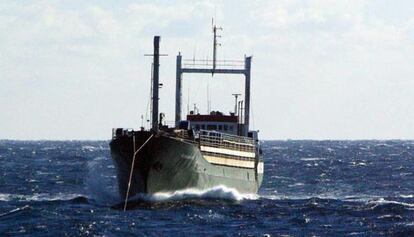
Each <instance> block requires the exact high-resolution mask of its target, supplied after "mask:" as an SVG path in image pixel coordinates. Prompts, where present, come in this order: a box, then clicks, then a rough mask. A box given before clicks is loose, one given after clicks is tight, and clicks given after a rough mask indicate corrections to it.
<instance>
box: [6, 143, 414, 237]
mask: <svg viewBox="0 0 414 237" xmlns="http://www.w3.org/2000/svg"><path fill="white" fill-rule="evenodd" d="M263 159H264V161H265V178H264V182H263V185H262V187H261V189H260V192H259V194H258V195H242V194H240V193H237V192H236V191H234V190H232V189H229V188H226V187H215V188H213V189H211V190H204V191H197V190H183V191H180V192H176V193H162V194H157V195H142V196H140V197H136V198H135V201H134V203H133V205H131V209H130V210H128V211H126V212H124V211H122V210H120V209H119V208H114V206H116V204H119V203H120V202H122V200H121V199H120V198H119V196H118V191H117V185H116V175H115V169H114V165H113V164H112V161H111V159H110V154H109V147H108V142H107V141H65V142H57V141H24V142H23V141H0V236H65V235H66V236H176V235H177V236H194V235H198V236H238V235H240V236H280V235H283V236H344V235H347V236H349V235H352V236H377V235H383V236H414V141H265V142H264V143H263Z"/></svg>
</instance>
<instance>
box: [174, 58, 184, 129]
mask: <svg viewBox="0 0 414 237" xmlns="http://www.w3.org/2000/svg"><path fill="white" fill-rule="evenodd" d="M181 59H182V56H181V53H178V55H177V64H176V65H177V69H176V76H175V127H176V128H178V124H179V123H180V121H181V97H182V93H181V89H182V84H181V77H182V71H181Z"/></svg>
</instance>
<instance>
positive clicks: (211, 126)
mask: <svg viewBox="0 0 414 237" xmlns="http://www.w3.org/2000/svg"><path fill="white" fill-rule="evenodd" d="M207 130H217V125H211V124H210V125H207Z"/></svg>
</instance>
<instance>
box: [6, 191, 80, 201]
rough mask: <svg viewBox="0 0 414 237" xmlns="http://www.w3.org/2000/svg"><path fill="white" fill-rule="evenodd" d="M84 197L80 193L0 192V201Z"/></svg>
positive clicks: (56, 199) (54, 199) (66, 199)
mask: <svg viewBox="0 0 414 237" xmlns="http://www.w3.org/2000/svg"><path fill="white" fill-rule="evenodd" d="M80 197H84V195H82V194H74V193H70V194H65V193H58V194H54V195H52V194H50V193H35V194H33V195H22V194H11V193H0V201H3V202H9V201H18V202H42V201H70V200H75V199H77V198H80Z"/></svg>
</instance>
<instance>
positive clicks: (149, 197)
mask: <svg viewBox="0 0 414 237" xmlns="http://www.w3.org/2000/svg"><path fill="white" fill-rule="evenodd" d="M258 197H259V196H258V195H256V194H242V193H239V192H238V191H237V190H236V189H234V188H228V187H226V186H224V185H219V186H216V187H213V188H210V189H206V190H199V189H192V188H190V189H184V190H178V191H174V192H159V193H154V194H137V195H135V196H134V197H132V198H131V201H134V200H144V201H148V202H165V201H180V200H194V199H223V200H230V201H242V200H245V199H249V200H254V199H258Z"/></svg>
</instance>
